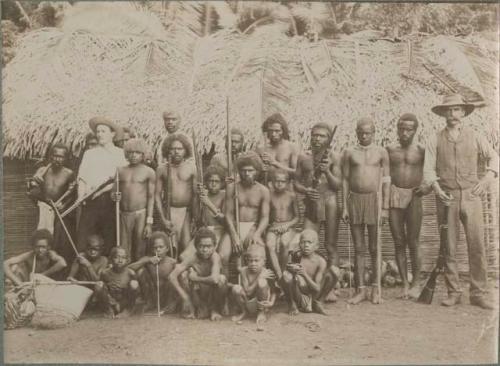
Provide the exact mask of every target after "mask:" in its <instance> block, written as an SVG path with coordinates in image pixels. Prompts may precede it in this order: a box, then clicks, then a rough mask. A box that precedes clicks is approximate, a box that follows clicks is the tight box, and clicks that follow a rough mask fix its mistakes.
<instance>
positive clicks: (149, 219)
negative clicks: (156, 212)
mask: <svg viewBox="0 0 500 366" xmlns="http://www.w3.org/2000/svg"><path fill="white" fill-rule="evenodd" d="M146 224H148V225H153V216H148V217H147V218H146Z"/></svg>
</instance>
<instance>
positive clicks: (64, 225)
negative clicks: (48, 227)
mask: <svg viewBox="0 0 500 366" xmlns="http://www.w3.org/2000/svg"><path fill="white" fill-rule="evenodd" d="M49 203H50V204H51V206H52V209H53V210H54V212H55V213H56V216H57V218H58V219H59V222H60V223H61V226H62V227H63V229H64V232H65V233H66V236H67V237H68V240H69V242H70V244H71V247H72V248H73V250H74V252H75V255H76V256H78V250H77V249H76V245H75V243H74V242H73V239H72V238H71V235H70V234H69V231H68V228H67V227H66V224H65V223H64V220H63V218H62V217H61V214H60V213H59V210H58V209H57V207H56V204H55V203H54V201H52V200H49Z"/></svg>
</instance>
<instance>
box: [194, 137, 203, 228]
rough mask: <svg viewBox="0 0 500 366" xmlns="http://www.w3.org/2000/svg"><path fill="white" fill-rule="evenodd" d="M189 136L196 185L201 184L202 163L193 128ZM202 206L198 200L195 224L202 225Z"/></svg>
mask: <svg viewBox="0 0 500 366" xmlns="http://www.w3.org/2000/svg"><path fill="white" fill-rule="evenodd" d="M191 138H192V140H193V154H194V161H195V164H196V180H197V186H198V185H200V184H201V185H202V186H203V163H202V160H201V156H200V152H199V151H198V141H197V139H196V134H195V133H194V129H192V130H191ZM203 208H204V205H203V204H202V203H201V201H200V202H199V205H198V215H197V219H196V222H197V224H198V225H197V226H204V225H203V218H204V217H203Z"/></svg>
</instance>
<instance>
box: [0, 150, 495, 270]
mask: <svg viewBox="0 0 500 366" xmlns="http://www.w3.org/2000/svg"><path fill="white" fill-rule="evenodd" d="M33 171H34V168H33V165H32V164H30V163H20V162H15V161H11V160H7V159H4V172H3V173H4V175H3V184H4V192H3V200H4V202H3V204H4V220H5V221H4V224H5V226H4V233H5V241H4V243H5V246H4V248H5V249H4V251H5V252H4V256H5V257H10V256H12V255H14V254H18V253H20V252H22V251H24V250H27V249H29V238H30V235H31V232H32V231H33V230H34V229H35V227H36V222H37V210H36V207H35V206H34V204H33V203H32V202H31V201H30V200H29V199H28V198H27V197H26V194H25V178H26V177H28V176H30V175H31V174H33ZM339 203H340V196H339ZM423 205H424V217H423V223H422V231H421V239H420V248H421V255H422V265H423V270H424V271H430V270H431V269H432V268H433V266H434V265H435V261H436V258H437V254H438V250H439V236H438V230H437V224H436V215H435V212H436V208H435V198H434V195H432V194H430V195H428V196H426V197H425V198H424V200H423ZM483 207H484V220H485V243H486V249H487V254H488V265H489V271H490V272H493V273H498V270H499V261H498V242H499V232H498V207H499V205H498V194H496V193H495V194H489V195H488V198H487V199H485V200H484V206H483ZM320 237H321V242H322V243H323V237H324V233H323V230H321V234H320ZM381 239H382V255H383V258H384V259H393V258H394V243H393V241H392V236H391V234H390V231H389V227H388V226H386V227H384V229H383V230H382V234H381ZM338 246H339V253H340V257H341V258H342V259H348V257H349V254H348V234H347V227H346V225H344V224H343V223H341V224H340V230H339V237H338ZM321 251H322V252H323V253H324V247H323V245H321ZM352 255H353V250H352V246H351V256H352ZM457 256H458V263H459V270H460V271H461V272H468V260H467V248H466V243H465V236H464V234H463V231H462V232H461V234H460V241H459V247H458V254H457Z"/></svg>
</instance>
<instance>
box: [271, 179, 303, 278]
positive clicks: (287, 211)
mask: <svg viewBox="0 0 500 366" xmlns="http://www.w3.org/2000/svg"><path fill="white" fill-rule="evenodd" d="M289 183H290V174H289V173H288V172H286V171H284V170H275V171H274V172H273V174H272V175H271V200H270V220H269V223H270V225H269V228H268V229H267V233H266V246H267V250H268V253H269V258H270V260H271V265H272V267H273V270H274V273H275V274H276V279H277V280H278V281H279V280H281V276H282V275H283V270H284V268H285V266H286V264H287V262H288V254H289V251H290V250H294V249H295V248H292V245H293V241H294V239H295V237H296V236H297V232H296V230H295V225H297V223H298V222H299V206H298V203H297V197H296V195H295V193H294V192H293V191H290V190H288V189H287V187H288V185H289ZM278 255H279V259H278Z"/></svg>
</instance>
